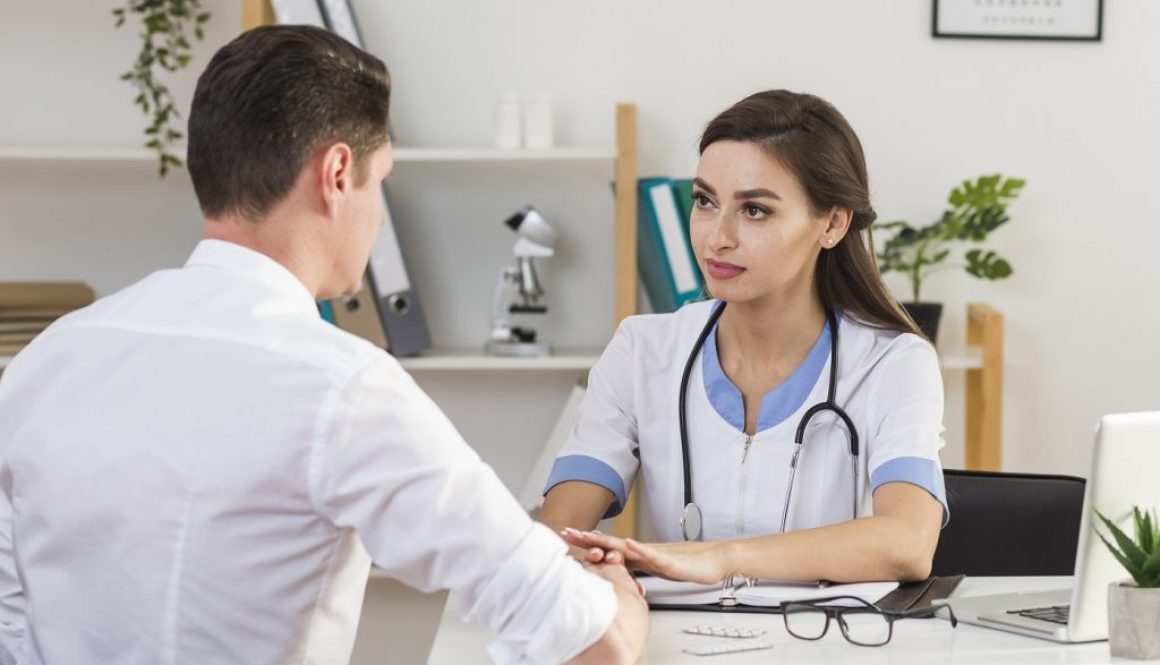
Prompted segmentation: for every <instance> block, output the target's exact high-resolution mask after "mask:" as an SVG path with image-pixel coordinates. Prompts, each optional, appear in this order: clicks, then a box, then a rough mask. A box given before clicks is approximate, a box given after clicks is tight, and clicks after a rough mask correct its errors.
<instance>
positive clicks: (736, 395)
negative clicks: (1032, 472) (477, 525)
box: [545, 301, 949, 541]
mask: <svg viewBox="0 0 1160 665" xmlns="http://www.w3.org/2000/svg"><path fill="white" fill-rule="evenodd" d="M718 305H719V303H718V302H715V301H714V302H701V303H695V304H692V305H687V306H685V307H683V308H682V309H680V310H679V311H677V312H675V313H672V314H654V315H642V316H634V317H629V318H628V319H626V320H625V321H624V322H623V323H622V324H621V325H620V327H619V329H618V330H617V332H616V335H615V336H614V337H613V339H612V341H611V342H610V343H609V344H608V347H607V348H606V349H605V351H604V353H603V354H602V355H601V357H600V360H599V361H598V362H597V364H596V366H595V367H593V369H592V371H591V373H590V376H589V382H588V392H587V394H586V396H585V398H584V401H583V403H582V404H581V407H580V421H579V423H578V425H577V426H576V428H575V429H574V430H573V432H572V435H571V436H570V438H569V440H568V442H567V443H566V444H565V446H564V448H563V450H562V451H561V453H560V456H559V457H558V458H557V460H556V463H555V465H554V467H553V469H552V472H551V475H550V478H549V481H548V484H547V487H546V488H545V493H546V492H547V491H548V490H550V489H551V488H552V487H553V486H555V485H556V484H558V483H561V482H564V481H567V480H583V481H587V482H591V483H595V484H597V485H600V486H602V487H605V488H607V489H608V490H609V491H611V492H612V493H613V494H614V495H615V496H616V502H615V504H614V505H613V508H612V509H611V510H610V511H609V514H608V515H607V516H612V515H615V514H616V513H618V512H619V511H620V510H621V507H622V506H623V505H624V502H625V500H626V497H627V489H628V488H630V487H632V483H633V481H634V479H635V478H636V475H637V473H638V471H642V472H643V476H644V477H643V481H644V482H643V490H644V492H645V494H646V503H647V505H648V509H649V517H650V519H651V521H652V524H653V527H654V528H655V529H656V532H657V535H658V537H659V539H660V540H662V541H675V540H681V538H682V534H681V529H680V519H681V514H682V511H683V507H684V481H683V465H682V460H681V443H680V435H679V427H678V403H679V402H678V398H679V393H680V384H681V373H682V370H683V369H684V366H685V362H686V360H687V358H688V356H689V353H690V352H691V350H692V348H693V345H694V343H695V342H696V339H697V336H698V335H699V334H700V332H701V330H702V329H703V327H704V325H705V324H706V322H707V321H708V318H709V316H710V313H711V311H712V308H713V307H716V306H718ZM839 318H840V322H839V324H838V337H839V345H838V347H839V359H838V382H837V395H836V401H837V403H838V405H839V406H841V407H842V408H843V409H844V410H845V411H846V413H847V414H848V415H849V416H850V418H851V419H852V420H853V422H854V424H855V426H856V428H857V430H858V434H859V439H860V455H859V458H858V467H857V476H858V478H857V482H858V485H857V487H858V490H857V506H858V508H857V513H858V516H863V515H868V514H871V512H872V509H873V503H872V496H873V492H874V490H875V489H877V488H878V487H881V486H882V485H884V484H886V483H890V482H907V483H911V484H914V485H917V486H919V487H922V488H923V489H925V490H927V491H928V492H930V493H931V495H932V496H934V497H935V498H936V499H938V500H939V502H940V503H942V505H943V509H944V513H943V514H944V524H945V521H946V519H947V518H948V517H949V515H948V514H947V512H946V498H945V489H944V487H943V478H942V468H941V465H940V463H939V458H938V453H939V450H940V449H941V448H942V446H943V445H944V441H943V438H942V433H943V425H942V416H943V385H942V376H941V373H940V370H939V364H938V358H937V355H936V353H935V351H934V349H933V348H932V347H931V345H930V344H929V343H928V342H927V341H926V340H924V339H922V338H920V337H918V336H917V335H914V334H910V333H904V334H900V333H897V332H890V331H883V330H878V329H874V328H871V327H868V326H865V325H862V324H860V323H858V322H856V321H854V320H852V318H851V317H849V316H840V317H839ZM714 342H715V331H714V334H713V335H711V336H710V337H709V338H708V339H707V340H706V344H705V347H704V349H703V350H702V352H701V353H700V354H699V355H698V358H697V359H696V361H695V363H694V366H693V368H692V373H691V379H690V381H689V390H688V397H687V409H688V431H689V449H690V452H689V455H690V459H691V467H692V487H693V498H694V500H695V501H696V503H697V504H698V506H700V508H701V510H702V511H703V516H704V518H703V523H704V537H705V539H707V540H711V539H721V538H739V537H748V536H754V535H760V534H768V533H776V532H777V531H778V528H779V525H780V520H781V513H782V506H783V503H784V499H785V491H786V485H787V483H788V480H789V465H790V457H791V455H792V451H793V437H794V432H795V430H796V428H797V426H798V422H799V421H800V419H801V417H802V415H803V414H804V413H805V411H806V410H807V409H809V407H811V406H812V405H814V404H817V403H819V402H822V401H824V400H825V398H826V393H827V388H828V382H829V372H830V339H829V328H828V326H827V327H826V328H824V329H823V332H822V334H821V336H820V337H819V339H818V341H817V343H816V344H815V346H814V348H813V350H812V351H811V352H810V354H809V355H808V356H807V358H806V360H805V361H804V362H803V363H802V365H801V366H800V367H799V368H798V369H797V370H796V371H795V372H794V373H793V374H792V375H791V376H790V377H788V378H787V379H786V380H785V381H783V382H782V384H781V385H779V386H777V387H776V388H775V389H774V390H773V391H771V392H770V393H768V394H767V395H766V396H765V398H764V400H763V402H762V405H761V412H760V416H759V419H758V428H757V432H756V434H755V435H754V436H753V437H752V439H751V440H749V444H748V451H746V441H747V439H748V437H747V436H746V434H745V433H744V418H743V415H742V414H743V408H742V406H741V394H740V392H739V391H738V390H737V389H736V388H735V387H733V385H732V384H731V383H730V382H729V380H728V378H727V377H726V376H725V375H724V372H723V371H722V370H721V368H720V365H719V363H718V359H717V352H716V348H715V344H714ZM804 442H805V445H804V448H803V452H802V455H801V458H800V460H799V463H798V470H797V476H796V478H795V480H794V488H793V497H792V501H791V504H790V511H789V520H788V523H787V526H786V529H787V530H795V529H805V528H811V527H816V526H821V525H826V524H833V523H836V522H842V521H846V520H849V519H851V518H853V517H854V515H852V514H851V513H852V511H853V508H852V506H853V504H854V496H853V489H852V488H853V484H852V482H851V475H852V471H851V463H850V456H849V448H848V446H849V443H848V442H849V435H848V434H847V432H846V429H845V426H844V425H843V424H842V423H841V422H840V421H839V420H838V418H837V416H835V415H834V414H832V413H830V412H822V413H820V414H818V415H816V416H815V417H814V418H813V419H812V420H811V421H810V423H809V426H808V427H807V428H806V432H805V439H804Z"/></svg>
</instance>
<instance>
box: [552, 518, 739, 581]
mask: <svg viewBox="0 0 1160 665" xmlns="http://www.w3.org/2000/svg"><path fill="white" fill-rule="evenodd" d="M561 535H562V536H563V537H564V540H566V541H568V543H569V544H571V545H573V546H574V547H581V548H585V549H588V550H591V549H592V548H596V549H599V550H601V551H603V552H605V553H606V554H605V557H608V556H611V555H612V554H616V553H619V554H620V556H622V557H623V558H624V563H625V565H627V566H630V567H632V568H635V569H637V570H642V571H644V572H646V573H650V574H652V575H656V576H657V577H664V578H666V579H670V580H680V581H687V582H699V583H701V584H716V583H717V582H720V581H721V580H723V579H725V578H726V577H728V576H729V575H731V574H733V573H734V572H736V571H733V570H731V569H730V566H729V565H728V561H727V558H728V557H727V554H726V553H727V545H728V541H717V542H693V543H653V544H649V545H645V544H642V543H638V542H636V541H635V540H632V539H624V538H616V537H615V536H609V535H605V534H603V533H600V532H599V531H577V530H575V529H564V531H562V532H561Z"/></svg>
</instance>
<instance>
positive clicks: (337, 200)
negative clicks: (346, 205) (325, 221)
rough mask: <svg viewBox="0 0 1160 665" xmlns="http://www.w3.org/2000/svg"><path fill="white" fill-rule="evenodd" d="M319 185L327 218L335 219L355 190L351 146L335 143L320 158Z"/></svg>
mask: <svg viewBox="0 0 1160 665" xmlns="http://www.w3.org/2000/svg"><path fill="white" fill-rule="evenodd" d="M318 159H319V162H318V184H319V189H320V191H321V194H322V203H323V207H324V208H325V209H326V213H327V216H329V217H334V216H336V215H337V214H338V210H339V209H340V208H341V207H342V203H343V201H345V200H346V197H347V196H348V195H349V194H350V191H351V190H352V189H353V188H354V155H353V153H352V152H351V150H350V146H348V145H347V144H345V143H335V144H333V145H330V146H328V147H327V148H326V149H324V150H323V151H322V154H321V156H320V157H319V158H318Z"/></svg>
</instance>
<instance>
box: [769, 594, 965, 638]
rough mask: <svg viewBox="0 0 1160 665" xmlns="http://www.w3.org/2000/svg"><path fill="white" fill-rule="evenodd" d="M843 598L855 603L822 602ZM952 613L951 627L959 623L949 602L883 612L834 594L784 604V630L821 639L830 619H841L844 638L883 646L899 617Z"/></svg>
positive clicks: (796, 634)
mask: <svg viewBox="0 0 1160 665" xmlns="http://www.w3.org/2000/svg"><path fill="white" fill-rule="evenodd" d="M834 601H844V602H845V603H847V604H849V603H853V605H852V606H840V607H832V606H829V605H823V604H822V603H832V602H834ZM944 609H945V610H946V612H947V613H948V614H949V615H950V621H951V627H952V628H954V627H955V626H958V625H959V620H958V619H956V618H955V613H954V610H952V609H951V608H950V606H949V605H939V606H937V607H924V608H922V609H919V610H915V611H910V612H884V611H882V610H880V609H878V608H877V607H875V606H873V605H871V604H870V603H868V602H866V601H865V600H862V599H861V598H857V597H855V596H833V597H830V598H819V599H817V600H812V601H809V602H791V603H783V604H782V617H784V618H785V629H786V631H787V632H789V634H790V635H793V636H794V637H797V638H800V639H803V640H820V639H822V637H823V636H825V634H826V631H828V630H829V629H830V619H834V620H836V621H837V622H838V627H839V628H841V629H842V637H845V638H846V641H848V642H850V643H851V644H857V645H858V646H863V647H880V646H882V645H883V644H886V643H887V642H889V641H890V638H891V637H893V636H894V622H895V621H897V620H898V619H909V618H918V617H933V616H935V614H936V613H937V612H939V611H941V610H944Z"/></svg>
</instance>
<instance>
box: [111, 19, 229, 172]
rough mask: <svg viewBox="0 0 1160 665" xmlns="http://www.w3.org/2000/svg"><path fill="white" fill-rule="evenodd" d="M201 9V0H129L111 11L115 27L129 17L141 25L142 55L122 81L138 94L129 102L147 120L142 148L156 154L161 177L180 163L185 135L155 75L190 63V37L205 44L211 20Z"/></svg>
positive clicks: (171, 98)
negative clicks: (205, 26) (206, 27)
mask: <svg viewBox="0 0 1160 665" xmlns="http://www.w3.org/2000/svg"><path fill="white" fill-rule="evenodd" d="M201 4H202V0H130V1H129V3H128V4H127V5H126V6H124V7H119V8H117V9H114V10H113V16H114V17H115V18H116V20H117V23H116V27H118V28H120V27H121V26H123V25H124V24H125V22H126V21H127V20H128V19H130V18H133V17H136V18H139V19H140V21H141V27H142V32H141V52H140V53H138V54H137V60H136V62H134V63H133V68H132V69H130V70H129V71H127V72H125V73H124V74H122V75H121V80H122V81H128V82H129V83H131V84H132V85H133V87H134V88H135V89H136V91H137V97H136V98H135V99H134V100H133V103H134V104H136V105H137V106H138V107H140V108H141V112H142V113H144V114H145V115H146V117H149V118H151V122H150V124H149V126H148V127H146V128H145V147H146V148H148V149H149V150H153V151H156V152H157V158H158V160H159V164H158V172H159V173H160V175H161V176H163V177H164V176H165V174H167V173H168V172H169V168H170V167H174V166H175V167H181V166H182V164H183V163H184V162H183V161H182V159H181V158H180V157H178V156H177V152H178V149H179V146H180V142H181V140H182V139H184V138H185V133H184V132H182V131H181V130H180V129H178V124H177V120H178V119H179V118H180V117H181V113H180V112H179V111H178V110H177V107H176V106H175V105H174V103H173V95H172V94H171V93H170V92H169V88H168V87H167V86H166V85H165V84H164V83H162V82H161V81H159V80H158V79H157V74H159V73H160V70H164V71H167V72H176V71H177V70H179V69H181V68H182V67H185V66H186V65H188V64H189V62H190V60H192V59H193V49H192V48H191V47H190V42H189V40H190V38H191V36H192V37H195V38H197V39H198V40H202V39H205V32H204V30H203V26H204V25H205V23H206V21H208V20H209V18H210V13H209V12H206V11H202V8H201ZM191 32H192V35H191V34H190V33H191Z"/></svg>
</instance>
